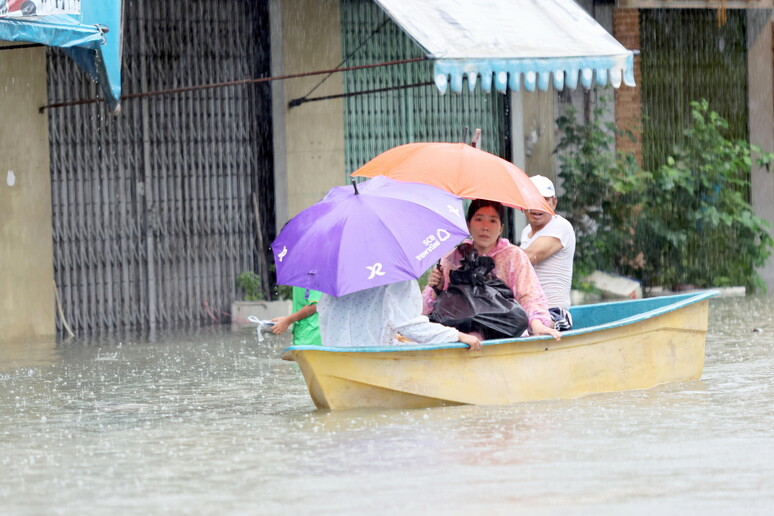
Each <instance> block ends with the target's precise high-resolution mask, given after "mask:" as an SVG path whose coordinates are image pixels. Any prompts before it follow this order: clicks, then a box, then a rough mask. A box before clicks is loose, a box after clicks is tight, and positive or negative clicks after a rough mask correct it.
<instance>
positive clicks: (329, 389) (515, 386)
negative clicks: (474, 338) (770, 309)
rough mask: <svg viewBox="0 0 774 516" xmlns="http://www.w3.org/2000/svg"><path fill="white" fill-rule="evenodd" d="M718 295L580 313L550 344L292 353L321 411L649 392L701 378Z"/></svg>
mask: <svg viewBox="0 0 774 516" xmlns="http://www.w3.org/2000/svg"><path fill="white" fill-rule="evenodd" d="M717 294H718V292H716V291H705V292H699V293H694V294H682V295H676V296H666V297H654V298H648V299H638V300H632V301H620V302H614V303H601V304H596V305H583V306H576V307H573V308H572V309H571V312H572V316H573V322H574V328H573V330H571V331H568V332H565V333H563V334H562V335H563V336H562V340H560V341H556V340H554V339H552V338H550V337H548V336H539V337H525V338H517V339H502V340H490V341H485V342H484V343H483V344H484V347H483V349H482V350H481V351H479V352H469V351H467V349H466V347H465V346H464V345H463V344H460V343H454V344H445V345H433V346H418V345H417V346H400V347H398V346H390V347H369V348H366V347H364V348H336V347H320V346H291V347H289V348H287V349H286V350H285V351H284V352H283V358H285V359H287V360H295V361H296V362H297V363H298V365H299V366H300V367H301V371H302V373H303V375H304V378H305V379H306V384H307V387H308V388H309V393H310V394H311V396H312V399H313V400H314V403H315V405H316V406H317V407H318V408H326V409H334V410H335V409H351V408H366V407H372V408H419V407H436V406H444V405H460V404H511V403H518V402H522V401H532V400H545V399H552V398H577V397H579V396H583V395H586V394H591V393H600V392H613V391H625V390H631V389H647V388H649V387H653V386H655V385H659V384H663V383H667V382H681V381H687V380H695V379H698V378H700V377H701V374H702V369H703V367H704V342H705V335H706V332H707V319H708V305H709V298H711V297H713V296H715V295H717Z"/></svg>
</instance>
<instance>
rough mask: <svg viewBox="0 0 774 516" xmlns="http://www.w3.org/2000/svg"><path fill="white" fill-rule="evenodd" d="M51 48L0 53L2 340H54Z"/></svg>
mask: <svg viewBox="0 0 774 516" xmlns="http://www.w3.org/2000/svg"><path fill="white" fill-rule="evenodd" d="M46 100H47V95H46V52H45V49H43V48H26V49H17V50H7V51H0V342H1V341H3V340H6V341H9V340H15V339H22V338H25V339H26V338H35V337H47V336H53V335H54V333H55V322H54V310H55V298H54V270H53V262H52V241H51V182H50V177H49V174H50V172H49V168H50V167H49V150H48V118H47V117H46V115H45V114H39V113H38V108H39V107H40V106H42V105H44V104H45V103H46Z"/></svg>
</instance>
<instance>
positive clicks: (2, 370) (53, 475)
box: [0, 297, 774, 516]
mask: <svg viewBox="0 0 774 516" xmlns="http://www.w3.org/2000/svg"><path fill="white" fill-rule="evenodd" d="M773 314H774V298H772V297H769V298H727V299H716V300H713V301H712V302H711V311H710V319H711V320H710V332H709V334H708V338H707V361H706V366H705V370H704V376H703V378H702V380H700V381H695V382H689V383H682V384H670V385H665V386H661V387H657V388H654V389H650V390H647V391H635V392H626V393H615V394H605V395H596V396H591V397H587V398H584V399H580V400H569V401H544V402H534V403H524V404H519V405H512V406H505V407H477V406H464V407H452V408H436V409H426V410H404V411H399V410H397V411H387V410H385V411H374V410H369V411H344V412H326V411H317V410H315V409H314V406H313V404H312V402H311V400H310V398H309V396H308V393H307V391H306V387H305V385H304V381H303V378H302V376H301V374H300V372H299V370H298V368H297V366H296V365H295V364H293V363H289V362H284V361H281V360H280V359H279V353H280V351H281V350H282V349H283V348H284V347H285V346H286V345H287V344H288V341H287V339H285V338H282V339H280V338H275V337H271V338H269V339H268V340H266V341H264V342H263V343H259V342H258V341H257V339H256V338H255V335H254V333H253V332H251V331H241V332H230V331H229V330H228V329H227V328H208V329H205V330H202V331H201V332H198V333H193V332H177V333H174V334H173V333H170V334H164V335H159V336H157V337H156V338H155V339H148V338H114V337H104V338H102V339H93V340H91V341H88V342H87V341H71V342H65V343H61V344H56V343H51V342H42V343H8V344H2V345H0V514H4V515H16V514H19V515H39V514H68V515H69V514H72V515H76V514H77V515H83V514H90V515H100V514H109V515H111V516H112V515H115V514H337V515H340V514H344V515H346V514H352V515H355V514H358V515H359V514H363V513H366V512H369V513H372V514H481V513H490V514H516V513H521V514H635V515H638V514H642V515H648V516H651V515H652V514H732V513H733V514H737V513H740V514H771V513H774V403H773V402H774V386H773V383H774V379H773V378H774V315H773ZM754 328H758V329H760V330H761V331H759V332H754V331H753V329H754Z"/></svg>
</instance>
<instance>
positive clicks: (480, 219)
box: [422, 199, 561, 340]
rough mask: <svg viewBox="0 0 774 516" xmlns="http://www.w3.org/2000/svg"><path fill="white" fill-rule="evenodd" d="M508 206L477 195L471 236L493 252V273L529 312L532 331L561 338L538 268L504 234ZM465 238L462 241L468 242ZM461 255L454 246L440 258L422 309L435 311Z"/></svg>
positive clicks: (471, 216)
mask: <svg viewBox="0 0 774 516" xmlns="http://www.w3.org/2000/svg"><path fill="white" fill-rule="evenodd" d="M504 213H505V210H504V208H503V205H502V204H500V203H499V202H494V201H486V200H482V199H476V200H474V201H473V202H472V203H471V204H470V208H468V216H467V220H468V230H469V231H470V237H471V239H470V240H466V241H465V242H467V243H471V242H472V244H473V247H474V248H475V249H476V251H478V254H480V255H484V256H491V257H492V259H494V262H495V268H494V274H495V275H496V276H497V277H498V278H500V279H501V280H502V281H504V282H505V284H506V285H508V286H509V287H510V289H511V290H512V291H513V297H514V298H515V299H516V301H518V302H519V304H520V305H521V307H522V308H524V310H525V311H526V312H527V317H528V318H529V331H530V333H531V334H532V335H551V336H552V337H554V338H555V339H556V340H559V339H561V334H560V333H559V331H557V330H555V329H554V327H553V321H552V320H551V316H550V315H549V313H548V301H547V299H546V295H545V293H544V292H543V288H542V287H541V286H540V282H539V281H538V278H537V275H536V274H535V269H533V268H532V264H531V263H530V261H529V258H528V257H527V255H526V253H525V252H524V251H523V250H522V249H520V248H519V247H517V246H515V245H513V244H511V243H510V242H509V241H508V240H507V239H505V238H501V237H500V235H502V233H503V222H502V220H503V215H504ZM465 242H463V243H465ZM461 259H462V255H461V254H460V252H459V251H458V250H457V249H455V250H454V251H452V252H451V253H449V254H448V255H447V256H446V257H444V258H443V259H441V270H438V269H433V271H432V272H431V273H430V277H429V278H428V281H427V287H425V290H424V292H423V293H422V302H423V303H422V304H423V307H422V313H424V314H430V313H431V312H432V311H433V307H434V306H435V302H436V300H437V299H438V294H440V292H441V291H442V290H445V289H446V288H447V287H448V286H449V271H450V270H454V269H458V268H459V267H460V260H461Z"/></svg>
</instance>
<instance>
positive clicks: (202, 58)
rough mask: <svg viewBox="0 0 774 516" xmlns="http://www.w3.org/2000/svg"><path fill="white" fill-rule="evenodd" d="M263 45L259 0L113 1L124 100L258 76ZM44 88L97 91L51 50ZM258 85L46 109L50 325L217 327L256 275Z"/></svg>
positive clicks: (267, 146) (262, 105) (265, 98)
mask: <svg viewBox="0 0 774 516" xmlns="http://www.w3.org/2000/svg"><path fill="white" fill-rule="evenodd" d="M268 34H269V30H268V6H267V2H266V1H261V2H241V1H238V0H228V1H223V2H205V1H184V0H174V1H171V2H150V1H139V2H138V1H130V2H125V5H124V45H123V70H122V73H123V90H124V93H136V92H147V91H153V90H163V89H169V88H175V87H180V86H188V85H195V84H207V83H214V82H222V81H229V80H236V79H243V78H249V77H260V76H261V75H269V47H268ZM48 77H49V85H48V90H49V102H61V101H65V100H72V99H80V98H90V97H91V98H93V97H94V96H95V95H96V94H97V90H96V88H95V86H94V84H92V83H91V82H89V81H88V80H86V79H84V78H83V76H82V74H81V72H80V71H79V70H77V69H75V67H74V65H73V63H72V61H71V60H69V59H67V58H66V57H65V56H64V55H63V54H62V53H61V52H60V51H58V50H56V49H50V50H49V54H48ZM269 88H270V87H269V85H268V84H262V85H245V86H232V87H228V88H221V89H209V90H199V91H192V92H186V93H180V94H174V95H165V96H158V97H147V98H141V99H136V100H134V99H133V100H129V101H125V102H124V103H123V106H122V112H121V114H120V115H119V116H112V115H109V114H106V112H105V110H104V108H103V106H102V105H101V104H96V105H94V104H92V105H85V106H71V107H66V108H62V109H53V110H49V112H48V117H49V127H50V129H49V130H50V154H51V189H52V210H53V217H52V218H53V248H54V269H55V270H54V277H55V281H56V284H57V289H58V294H59V299H60V301H61V316H58V318H57V327H58V329H59V330H60V331H62V328H63V322H64V321H63V319H62V316H63V317H64V320H66V321H67V323H68V324H69V326H70V327H72V328H73V329H74V330H75V331H76V333H79V332H80V333H89V332H95V331H102V330H110V329H119V328H128V327H131V328H140V329H153V328H159V327H169V326H174V325H180V324H201V323H203V322H206V321H208V320H212V319H220V318H221V316H222V314H223V312H227V311H228V310H229V307H230V303H231V301H233V300H234V299H235V298H236V297H237V295H238V294H237V292H236V286H235V277H236V276H237V275H238V274H239V273H240V272H242V271H246V270H252V271H257V272H259V273H260V274H268V273H269V271H259V270H257V263H258V258H257V256H258V255H257V253H258V252H262V251H264V249H258V248H257V245H256V243H257V237H258V236H259V233H258V231H260V236H261V237H262V238H263V242H264V243H268V242H270V241H271V238H272V237H273V231H274V200H273V197H274V196H273V192H274V185H273V172H272V150H271V118H270V117H271V99H270V89H269ZM256 207H257V209H256ZM258 219H260V224H258Z"/></svg>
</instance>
